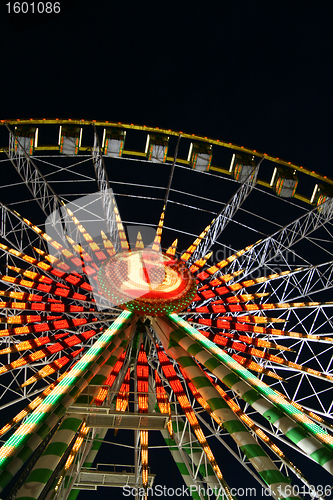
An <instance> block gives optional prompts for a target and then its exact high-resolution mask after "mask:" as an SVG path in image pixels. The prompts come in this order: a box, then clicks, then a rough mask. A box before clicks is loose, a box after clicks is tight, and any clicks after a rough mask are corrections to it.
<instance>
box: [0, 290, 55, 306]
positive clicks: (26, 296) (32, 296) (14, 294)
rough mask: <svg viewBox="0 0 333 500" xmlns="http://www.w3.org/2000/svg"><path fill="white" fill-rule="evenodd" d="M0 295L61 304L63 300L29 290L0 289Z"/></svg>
mask: <svg viewBox="0 0 333 500" xmlns="http://www.w3.org/2000/svg"><path fill="white" fill-rule="evenodd" d="M0 297H8V298H10V299H18V300H25V301H28V302H48V303H55V304H61V303H62V302H61V300H58V299H53V298H50V297H43V295H36V294H33V293H27V292H13V291H9V290H6V291H3V290H0Z"/></svg>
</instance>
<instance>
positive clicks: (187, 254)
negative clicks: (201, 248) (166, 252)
mask: <svg viewBox="0 0 333 500" xmlns="http://www.w3.org/2000/svg"><path fill="white" fill-rule="evenodd" d="M214 220H215V219H213V220H212V222H211V223H210V225H209V226H207V227H206V228H205V229H204V230H203V231H202V233H201V234H200V235H199V236H198V238H196V240H195V241H194V242H193V243H192V245H190V246H189V247H188V249H187V251H186V252H185V253H183V255H182V256H181V257H180V258H181V260H183V261H184V262H187V261H188V259H189V258H190V257H191V255H193V253H194V252H195V250H196V248H197V246H198V245H200V243H201V241H202V240H203V239H204V238H205V236H206V234H207V233H208V231H209V230H210V227H211V225H212V224H213V222H214Z"/></svg>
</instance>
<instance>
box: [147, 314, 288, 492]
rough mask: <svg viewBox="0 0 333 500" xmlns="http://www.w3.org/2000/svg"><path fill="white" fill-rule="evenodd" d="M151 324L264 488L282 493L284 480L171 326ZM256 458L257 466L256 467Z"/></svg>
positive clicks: (163, 323) (165, 347)
mask: <svg viewBox="0 0 333 500" xmlns="http://www.w3.org/2000/svg"><path fill="white" fill-rule="evenodd" d="M153 325H154V328H155V330H157V331H158V332H159V338H160V339H161V341H162V344H163V347H164V349H165V350H166V352H167V353H168V355H169V356H171V357H172V358H174V359H175V360H176V361H177V363H178V364H179V365H180V367H181V369H182V370H183V371H184V373H185V374H186V376H187V377H188V378H189V379H190V380H191V381H194V384H195V386H196V389H197V390H198V391H199V393H200V395H201V397H202V398H203V399H204V400H205V401H207V404H208V405H209V406H210V407H211V408H213V409H214V414H215V415H216V416H217V417H218V419H219V421H220V424H222V423H223V426H224V427H225V428H226V429H227V431H228V432H229V433H230V436H231V438H232V439H234V441H235V442H236V444H237V445H238V446H239V447H240V448H241V449H242V451H243V452H244V453H245V455H246V456H247V457H248V460H249V461H250V463H251V464H252V465H253V467H254V468H255V469H256V470H257V472H258V473H259V475H260V476H261V477H262V479H263V480H264V481H265V482H266V484H267V487H270V488H272V490H273V491H274V492H275V493H276V494H277V492H278V489H281V490H284V488H285V487H286V485H287V484H288V481H286V479H285V478H284V477H283V475H282V474H281V475H280V474H279V473H278V470H277V469H276V467H275V465H274V463H273V462H272V461H271V459H270V457H269V456H268V455H267V454H266V453H265V452H264V450H263V449H262V448H261V447H260V446H259V445H258V444H257V442H256V441H255V440H254V438H253V437H252V436H251V434H250V433H249V432H248V430H247V428H246V427H245V426H244V424H243V423H242V422H241V421H240V420H239V417H238V416H237V414H236V413H235V412H234V410H233V409H232V408H230V407H229V406H228V404H227V403H226V402H225V401H224V400H223V398H222V397H221V396H220V395H219V393H218V391H216V389H215V388H214V386H213V385H212V383H211V382H210V381H209V379H208V378H207V377H205V373H204V372H202V370H201V369H200V368H199V367H198V365H197V364H196V362H195V361H194V360H193V359H192V358H191V357H190V355H189V354H188V353H187V352H186V350H184V349H183V348H182V347H180V346H179V345H178V346H177V345H175V342H174V339H173V338H172V336H171V332H172V330H173V329H172V327H171V332H170V325H168V324H167V323H165V321H161V320H154V322H153ZM162 366H163V365H162ZM250 450H251V452H250ZM259 456H260V466H259V467H258V457H259ZM268 471H269V472H268ZM268 476H271V477H274V480H273V481H267V478H268ZM273 483H274V485H273Z"/></svg>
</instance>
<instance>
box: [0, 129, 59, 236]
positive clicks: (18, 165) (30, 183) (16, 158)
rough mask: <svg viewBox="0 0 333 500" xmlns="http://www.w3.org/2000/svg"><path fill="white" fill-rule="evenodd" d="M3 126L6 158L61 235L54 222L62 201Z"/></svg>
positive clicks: (20, 145)
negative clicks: (6, 148)
mask: <svg viewBox="0 0 333 500" xmlns="http://www.w3.org/2000/svg"><path fill="white" fill-rule="evenodd" d="M5 126H6V128H7V130H8V132H9V151H8V153H7V154H8V158H9V159H10V161H11V163H12V165H13V166H14V168H15V169H16V171H17V173H18V174H19V175H20V177H21V179H22V180H23V181H24V183H25V185H26V186H27V188H28V189H29V191H30V193H31V194H32V196H33V199H35V200H36V201H37V203H38V204H39V206H40V208H41V210H42V211H43V212H44V214H45V215H46V217H51V220H52V225H53V227H54V229H55V230H56V231H57V233H58V234H59V235H62V231H61V228H60V227H59V222H60V220H59V221H58V223H57V221H56V218H57V217H59V215H60V214H61V207H62V204H63V203H62V201H61V200H60V198H59V196H58V195H57V194H56V193H55V192H54V190H53V189H52V187H51V186H50V185H49V183H48V182H47V180H46V179H45V178H44V177H43V175H42V174H41V172H40V170H39V169H38V167H37V165H36V164H35V162H34V161H33V160H32V158H31V156H30V154H29V153H28V152H27V151H26V149H25V148H24V147H23V146H22V144H21V142H20V139H19V138H18V137H16V136H15V135H14V133H13V132H12V131H11V129H10V128H9V127H8V125H7V124H5ZM15 143H17V144H15ZM58 214H59V215H58Z"/></svg>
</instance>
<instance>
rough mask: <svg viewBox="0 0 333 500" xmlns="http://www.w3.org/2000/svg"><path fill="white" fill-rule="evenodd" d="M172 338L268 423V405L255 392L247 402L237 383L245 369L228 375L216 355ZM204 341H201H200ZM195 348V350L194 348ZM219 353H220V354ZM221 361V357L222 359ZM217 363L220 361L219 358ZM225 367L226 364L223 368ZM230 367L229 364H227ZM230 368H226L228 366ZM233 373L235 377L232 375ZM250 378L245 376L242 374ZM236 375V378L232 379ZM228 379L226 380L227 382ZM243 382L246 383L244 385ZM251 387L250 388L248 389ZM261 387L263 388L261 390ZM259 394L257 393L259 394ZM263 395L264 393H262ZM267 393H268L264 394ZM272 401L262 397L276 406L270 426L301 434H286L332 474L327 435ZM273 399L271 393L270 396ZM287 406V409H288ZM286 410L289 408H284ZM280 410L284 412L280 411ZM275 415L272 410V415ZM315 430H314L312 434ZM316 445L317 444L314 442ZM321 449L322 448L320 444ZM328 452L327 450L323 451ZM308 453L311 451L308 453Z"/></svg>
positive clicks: (185, 338)
mask: <svg viewBox="0 0 333 500" xmlns="http://www.w3.org/2000/svg"><path fill="white" fill-rule="evenodd" d="M170 318H173V319H174V321H176V316H175V315H170ZM176 324H177V325H178V326H182V327H183V328H185V327H186V332H190V331H191V335H193V336H195V338H196V339H198V338H199V335H200V334H198V332H196V331H195V330H194V329H193V328H191V327H190V326H189V325H188V326H186V323H185V322H184V321H179V320H178V319H177V321H176ZM172 338H173V339H174V340H175V341H177V343H178V344H179V345H181V346H183V347H184V348H185V349H186V350H190V352H193V354H194V357H195V358H196V359H197V361H199V362H200V363H202V364H203V365H204V366H205V367H206V368H208V369H209V370H210V371H211V372H212V373H213V374H214V375H215V376H217V377H218V378H219V379H220V380H221V381H222V382H224V383H225V384H226V385H227V386H228V387H230V388H232V387H233V385H235V388H236V393H237V394H238V395H239V396H240V397H241V398H243V399H244V400H245V401H247V402H249V403H250V405H251V406H252V407H253V408H255V410H256V411H258V412H259V413H260V414H262V415H263V416H264V417H265V418H267V419H268V420H271V418H272V415H270V411H272V410H273V408H274V406H273V405H272V403H271V402H269V401H267V400H266V399H263V398H262V396H259V395H258V393H257V392H256V393H255V394H256V395H255V398H254V400H253V398H252V397H250V399H248V398H247V396H246V393H247V392H248V391H249V386H248V385H247V383H248V382H247V379H246V377H245V378H244V381H242V382H241V381H240V380H241V377H239V376H240V374H241V372H242V371H244V370H245V369H244V368H242V369H240V370H239V371H238V369H237V368H236V366H237V364H234V367H235V369H234V370H233V371H234V373H233V375H231V374H232V371H229V370H228V369H227V366H222V364H220V363H219V362H218V361H217V359H216V358H215V356H216V354H215V355H214V354H213V357H212V356H211V355H208V352H207V351H206V350H205V349H204V348H203V347H202V348H201V349H200V350H199V346H198V344H197V342H196V341H195V340H194V339H193V338H189V337H188V334H187V333H180V331H179V330H178V331H177V335H176V336H175V333H173V334H172ZM203 338H205V337H203ZM202 345H204V342H202ZM213 345H214V344H212V346H213ZM191 346H192V347H191ZM195 346H196V347H195ZM214 352H216V353H217V352H220V350H219V349H217V346H216V347H215V348H214ZM221 352H222V351H221ZM223 357H225V355H223ZM219 359H220V358H219ZM225 360H227V357H225ZM228 364H229V363H228V362H227V361H226V365H228ZM231 365H232V363H231ZM231 365H230V366H231ZM236 373H237V375H236ZM246 373H248V374H249V375H250V373H249V372H247V371H246ZM235 375H236V376H235ZM228 377H230V378H228ZM251 378H252V379H253V381H254V385H253V386H255V387H256V391H258V389H259V388H260V386H262V382H261V381H259V379H257V378H256V377H254V376H252V377H251ZM245 382H247V383H245ZM250 387H252V385H251V386H250ZM262 387H264V386H262ZM260 392H261V391H260ZM263 392H264V391H263ZM268 392H270V391H268ZM249 394H252V391H251V390H250V391H249ZM274 394H275V396H274V397H270V396H269V395H268V393H267V395H265V398H266V397H268V399H270V400H273V399H274V405H276V406H277V405H279V410H280V411H279V412H278V414H279V417H278V418H277V417H276V416H275V417H273V420H274V421H272V423H273V425H277V426H279V427H280V428H281V429H285V432H287V431H288V429H289V430H291V429H298V430H297V432H301V434H302V435H303V436H304V437H303V439H301V441H300V440H299V437H297V438H296V434H295V435H294V433H293V432H289V431H288V437H289V439H291V440H292V441H293V442H295V444H297V445H298V446H300V447H301V448H302V449H303V450H304V451H305V452H306V453H309V454H310V453H311V456H312V458H314V459H315V460H316V461H318V462H319V463H321V465H322V466H323V467H324V468H326V469H327V470H331V469H332V470H333V460H332V459H333V454H332V452H331V451H330V448H331V446H330V444H329V443H330V437H329V435H327V434H326V436H325V432H324V431H323V430H322V428H320V427H319V426H316V425H314V424H313V422H312V420H310V419H309V418H308V417H305V416H304V415H302V416H301V415H300V412H299V410H297V408H296V407H293V405H291V404H288V403H287V402H286V401H284V402H283V397H282V396H279V395H278V394H277V393H274ZM272 395H273V393H272ZM279 398H281V399H280V401H281V404H279V403H277V401H279ZM289 405H290V406H289ZM288 406H289V408H288ZM285 408H286V409H288V412H286V410H285ZM283 410H284V411H283ZM275 411H276V409H275V410H273V413H274V412H275ZM297 411H298V412H299V413H298V415H299V417H298V418H297V422H296V420H295V421H293V420H292V418H293V417H294V415H295V413H297ZM304 423H305V424H306V428H307V429H311V431H310V434H312V435H311V436H309V437H307V434H306V432H305V429H303V428H302V427H303V426H304ZM315 429H316V430H315ZM317 440H318V441H317ZM316 441H317V442H316ZM324 443H325V445H324V446H323V444H324ZM327 448H328V449H327ZM314 449H315V450H320V449H321V450H322V452H323V453H325V455H326V463H323V461H321V460H319V459H318V457H317V456H316V453H314V452H313V450H314ZM310 450H312V451H310Z"/></svg>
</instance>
